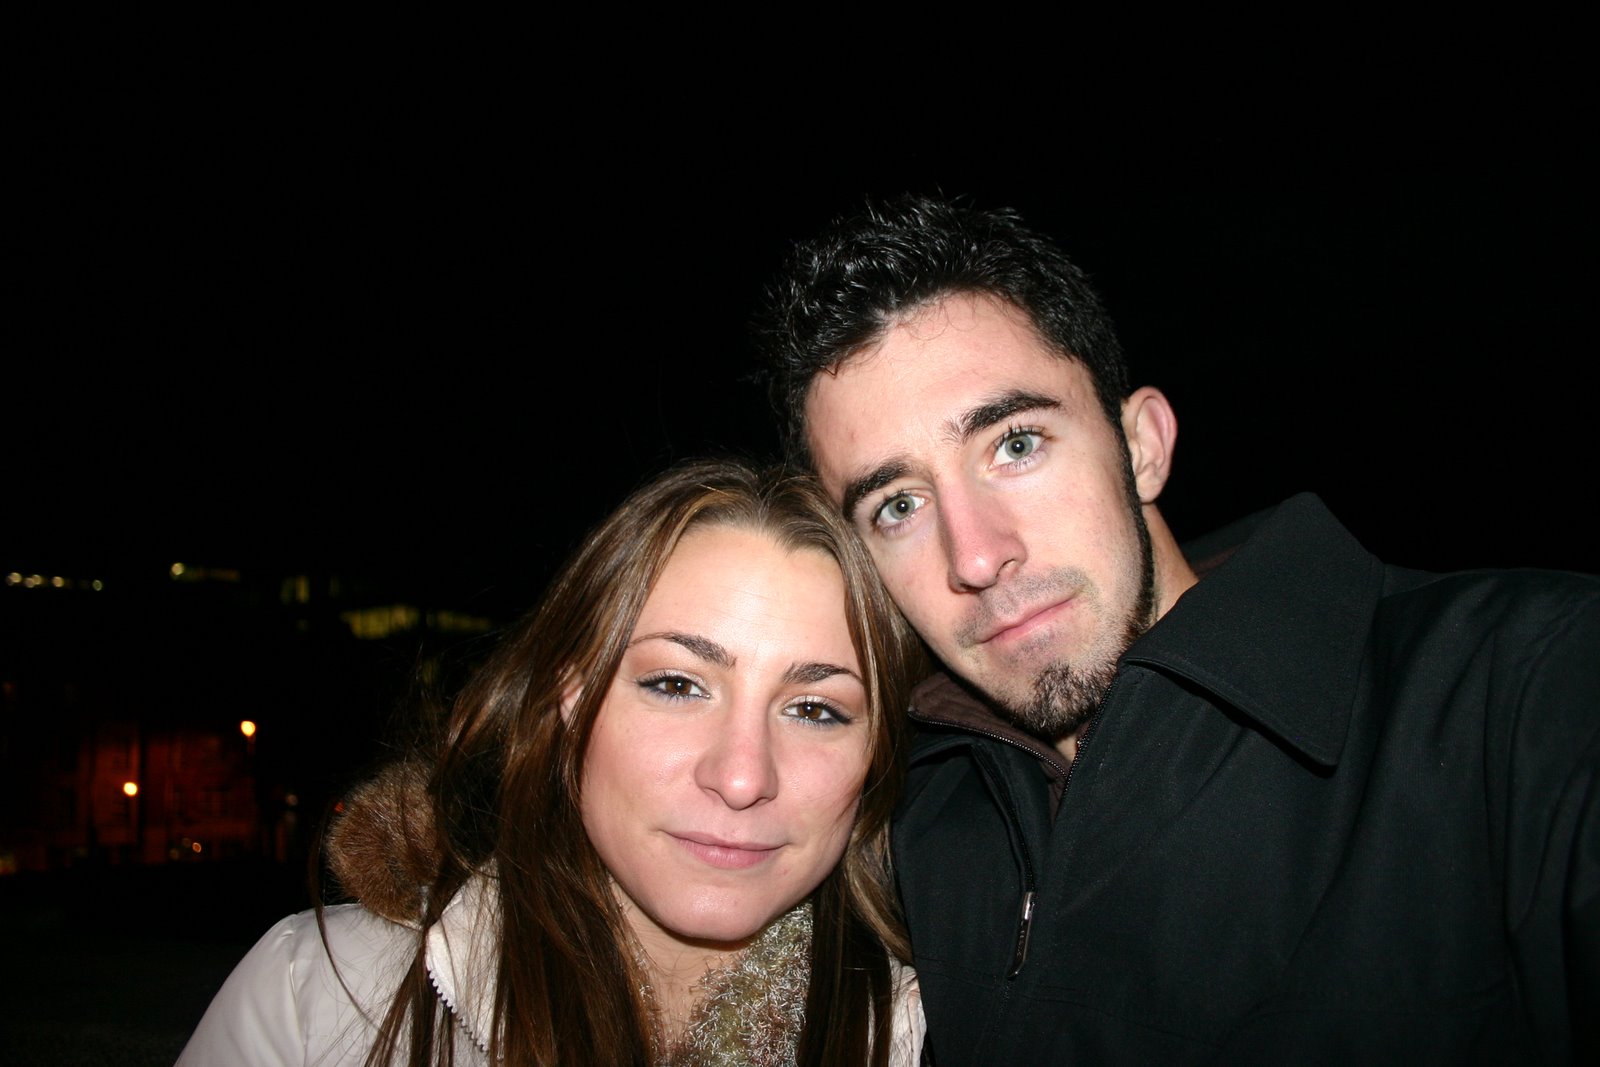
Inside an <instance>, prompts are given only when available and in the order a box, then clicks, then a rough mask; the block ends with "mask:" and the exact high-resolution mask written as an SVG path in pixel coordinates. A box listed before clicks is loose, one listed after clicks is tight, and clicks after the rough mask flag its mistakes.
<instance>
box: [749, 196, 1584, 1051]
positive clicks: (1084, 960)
mask: <svg viewBox="0 0 1600 1067" xmlns="http://www.w3.org/2000/svg"><path fill="white" fill-rule="evenodd" d="M759 327H760V329H759V331H758V336H759V337H760V339H761V343H762V345H763V348H764V354H765V356H766V358H767V359H768V361H769V364H770V368H771V370H772V373H773V381H772V386H773V392H774V397H775V399H776V400H777V402H778V404H779V406H780V409H781V410H782V412H783V416H784V418H785V420H786V429H787V434H786V436H787V439H788V444H789V447H790V449H791V453H792V455H793V457H794V458H796V459H797V460H799V461H802V462H806V463H809V464H810V466H812V467H813V468H814V470H815V471H816V472H817V474H818V475H819V476H820V478H821V480H822V482H823V483H824V485H825V486H826V487H827V489H828V491H829V493H830V494H831V495H832V496H833V498H834V499H835V500H837V501H838V502H839V505H840V507H841V508H842V510H843V511H844V513H845V515H846V516H847V517H848V518H849V519H850V520H851V521H852V522H853V523H854V525H855V527H856V529H857V530H858V531H859V532H860V533H861V535H862V537H863V539H864V540H865V542H866V544H867V545H868V547H869V548H870V550H871V553H872V555H873V558H874V559H875V560H876V562H877V565H878V569H879V571H880V573H881V574H882V576H883V578H884V581H885V582H886V584H887V585H888V588H889V590H890V592H891V593H892V594H893V596H894V598H895V600H896V602H897V603H898V605H899V606H900V608H901V609H902V610H903V611H904V612H905V614H906V615H907V617H908V618H909V619H910V620H911V622H912V623H913V624H914V625H915V626H916V628H917V630H918V631H919V632H920V633H921V635H922V636H923V638H924V639H925V640H926V642H927V643H928V645H929V647H930V648H931V650H932V651H933V652H934V653H935V654H936V655H937V657H938V658H939V660H940V661H941V662H942V664H943V666H944V668H945V671H944V672H943V673H941V674H938V675H936V676H934V677H933V678H931V679H929V680H928V681H927V682H926V683H925V684H924V685H923V686H922V687H921V688H920V689H919V690H918V692H917V694H916V697H915V706H914V707H913V709H912V711H911V715H912V717H913V719H914V720H915V721H916V722H917V723H918V724H919V727H920V729H919V731H918V736H917V740H916V742H915V744H914V745H913V747H912V750H911V752H910V755H909V777H908V782H907V790H906V794H905V797H904V800H903V803H902V806H901V810H900V813H899V815H898V816H897V820H896V823H895V837H894V859H895V865H896V870H897V876H898V878H899V880H900V890H901V895H902V898H903V901H904V906H905V912H906V917H907V921H908V923H909V926H910V930H911V938H912V944H913V949H914V954H915V963H916V966H917V970H918V974H919V977H920V980H921V984H922V992H923V999H924V1005H925V1007H926V1010H927V1013H928V1020H929V1031H928V1039H929V1045H928V1049H929V1052H930V1054H931V1057H932V1060H933V1061H934V1062H936V1063H937V1064H939V1065H940V1067H953V1065H958V1064H1012V1063H1068V1064H1104V1063H1139V1064H1169V1063H1193V1062H1218V1063H1229V1064H1234V1063H1271V1064H1285V1063H1295V1064H1299V1063H1362V1064H1368V1063H1407V1064H1411V1063H1433V1062H1439V1063H1462V1062H1472V1063H1478V1062H1487V1063H1509V1062H1514V1063H1565V1062H1577V1061H1580V1060H1582V1061H1585V1062H1588V1061H1592V1059H1593V1058H1594V1057H1595V1056H1596V1055H1597V1054H1600V1044H1597V1043H1596V1026H1597V1021H1600V1003H1597V998H1596V989H1597V982H1596V974H1597V970H1600V773H1597V772H1600V581H1597V580H1595V579H1593V578H1589V577H1583V576H1577V575H1560V574H1552V573H1541V572H1533V571H1523V572H1515V573H1488V572H1483V573H1476V574H1461V575H1432V574H1424V573H1420V572H1415V571H1405V570H1400V569H1397V568H1393V567H1386V566H1384V565H1383V564H1382V563H1380V562H1379V561H1377V560H1376V559H1374V558H1372V557H1371V556H1370V555H1368V554H1367V553H1366V552H1365V551H1363V550H1362V549H1361V547H1360V546H1359V545H1358V544H1357V543H1356V542H1355V541H1354V540H1353V539H1352V538H1351V536H1350V535H1349V534H1348V533H1347V532H1345V530H1344V529H1343V528H1341V527H1340V526H1339V524H1338V523H1337V522H1336V521H1335V520H1334V518H1333V517H1332V516H1331V515H1330V514H1329V513H1328V512H1327V511H1326V509H1325V508H1324V507H1323V506H1322V505H1321V503H1320V502H1319V501H1318V500H1317V499H1316V498H1315V497H1313V496H1310V495H1302V496H1298V497H1295V498H1293V499H1291V500H1289V501H1287V502H1285V503H1284V504H1282V505H1281V506H1280V507H1278V508H1276V509H1274V510H1273V511H1272V512H1271V513H1270V514H1267V515H1265V516H1261V517H1257V518H1256V519H1255V520H1253V521H1250V522H1248V523H1246V524H1245V529H1244V530H1243V531H1238V532H1235V534H1234V535H1230V536H1227V537H1224V538H1223V542H1224V543H1226V544H1227V545H1228V546H1229V548H1230V550H1231V551H1230V553H1229V554H1228V555H1227V557H1226V559H1225V560H1224V561H1223V562H1221V563H1220V564H1219V565H1217V566H1216V567H1215V569H1208V568H1205V567H1202V568H1201V570H1203V571H1204V577H1200V576H1198V574H1197V570H1196V565H1195V564H1193V563H1191V561H1190V560H1189V559H1188V558H1187V557H1186V556H1185V554H1184V552H1183V551H1182V550H1180V547H1179V544H1178V542H1177V540H1176V539H1175V537H1174V535H1173V533H1172V531H1171V530H1169V529H1168V527H1167V525H1166V524H1165V523H1164V522H1163V521H1162V517H1161V513H1160V511H1159V509H1158V507H1157V499H1158V498H1159V496H1160V494H1161V491H1162V488H1163V486H1164V485H1165V483H1166V480H1167V477H1168V473H1169V471H1170V470H1171V465H1172V457H1173V448H1174V444H1175V441H1176V436H1177V422H1176V418H1175V416H1174V413H1173V410H1172V407H1171V405H1170V404H1169V403H1168V401H1167V399H1166V398H1165V397H1164V396H1163V395H1162V394H1161V393H1160V392H1159V391H1158V390H1156V389H1153V388H1141V389H1136V390H1130V389H1129V387H1128V377H1127V371H1126V369H1125V366H1124V362H1123V357H1122V353H1121V351H1120V349H1119V347H1118V343H1117V340H1116V335H1115V332H1114V331H1113V329H1112V327H1111V324H1110V323H1109V321H1108V320H1107V317H1106V315H1105V313H1104V311H1103V310H1102V308H1101V305H1100V303H1099V301H1098V299H1097V297H1096V295H1095V294H1094V292H1093V291H1092V289H1091V287H1090V286H1089V285H1088V284H1087V283H1086V281H1085V279H1084V277H1083V275H1082V274H1081V272H1079V271H1078V269H1077V268H1076V267H1074V266H1073V265H1072V264H1071V263H1070V262H1069V261H1068V260H1067V259H1066V257H1065V256H1064V255H1063V254H1062V253H1061V251H1060V250H1059V249H1057V248H1055V247H1054V246H1053V245H1052V244H1051V243H1050V242H1049V241H1048V240H1046V239H1045V238H1044V237H1042V236H1041V235H1039V234H1037V233H1035V232H1032V231H1030V230H1029V229H1027V228H1026V227H1025V226H1024V225H1023V224H1022V222H1021V220H1019V219H1018V218H1017V217H1016V216H1015V215H1014V214H1012V213H1009V212H983V211H977V210H972V209H969V208H966V207H962V206H958V205H954V204H950V203H946V202H942V201H937V200H929V199H917V198H907V199H902V200H898V201H893V202H890V203H886V204H880V205H876V206H874V207H871V208H869V210H868V211H866V212H865V213H863V214H862V215H860V216H857V217H854V218H849V219H844V220H840V221H839V222H837V223H835V224H834V225H833V226H832V227H830V228H829V229H828V230H827V231H825V232H824V233H823V234H822V235H821V236H820V237H818V238H817V239H815V240H813V241H810V242H807V243H805V244H802V245H800V246H798V248H797V249H796V251H795V254H794V257H793V259H792V260H791V262H790V265H789V267H788V268H787V270H786V272H785V274H784V275H783V277H782V278H781V279H780V280H779V281H778V283H777V284H776V285H774V286H773V287H772V289H771V292H770V298H769V301H768V306H767V307H766V308H765V309H764V312H763V315H762V317H761V319H760V321H759ZM1246 535H1247V536H1246Z"/></svg>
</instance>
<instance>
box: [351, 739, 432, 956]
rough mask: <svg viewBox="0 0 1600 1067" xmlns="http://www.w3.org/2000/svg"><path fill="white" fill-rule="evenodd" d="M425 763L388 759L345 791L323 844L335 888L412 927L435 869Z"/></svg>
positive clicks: (420, 910)
mask: <svg viewBox="0 0 1600 1067" xmlns="http://www.w3.org/2000/svg"><path fill="white" fill-rule="evenodd" d="M428 770H429V769H428V767H427V765H426V764H423V763H419V762H416V761H405V762H401V763H395V764H391V765H390V766H388V767H385V768H384V769H383V770H382V771H380V772H379V773H378V775H377V776H376V777H375V778H372V779H370V780H369V781H366V782H363V783H362V784H361V785H358V786H356V787H355V788H354V789H352V790H351V791H350V792H349V793H348V794H346V796H345V798H344V802H343V810H342V811H341V813H340V814H339V815H337V816H336V817H335V821H334V822H333V824H332V825H331V826H330V827H329V830H328V836H327V840H326V842H325V844H324V846H323V847H324V855H325V857H326V859H327V863H328V869H329V870H330V871H332V873H333V876H334V878H335V879H337V880H338V882H339V885H340V887H341V888H342V889H343V890H344V891H345V892H346V893H348V894H349V895H350V896H353V897H355V898H356V899H358V900H360V901H361V903H362V906H364V907H365V908H366V909H367V910H368V911H370V912H373V913H374V914H377V915H381V916H383V917H384V918H385V919H390V920H393V921H394V922H401V923H407V924H409V925H412V926H415V925H417V923H418V922H420V921H421V918H422V912H423V894H424V892H425V891H426V889H427V887H428V886H429V885H431V884H432V883H433V880H434V878H435V877H436V876H437V875H438V873H439V852H438V842H437V840H436V837H435V832H434V819H433V798H432V797H430V796H429V795H428Z"/></svg>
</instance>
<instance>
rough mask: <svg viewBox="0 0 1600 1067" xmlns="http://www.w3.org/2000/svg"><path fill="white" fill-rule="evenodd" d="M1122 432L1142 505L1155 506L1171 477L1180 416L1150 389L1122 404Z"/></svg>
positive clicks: (1161, 394)
mask: <svg viewBox="0 0 1600 1067" xmlns="http://www.w3.org/2000/svg"><path fill="white" fill-rule="evenodd" d="M1122 432H1123V434H1124V435H1125V436H1126V437H1127V439H1128V456H1129V458H1130V460H1131V461H1132V463H1133V481H1134V484H1135V485H1136V486H1137V487H1138V489H1139V502H1140V503H1141V504H1154V503H1155V501H1156V497H1158V496H1160V495H1161V490H1162V489H1164V488H1166V485H1167V478H1169V477H1170V476H1171V474H1172V451H1173V448H1174V447H1175V446H1176V445H1177V442H1178V416H1177V415H1176V414H1174V413H1173V410H1172V405H1171V404H1169V403H1168V402H1167V398H1166V396H1165V395H1164V394H1163V393H1162V392H1161V390H1159V389H1156V388H1154V387H1152V386H1148V385H1147V386H1144V387H1143V388H1141V389H1137V390H1135V391H1134V392H1133V394H1132V395H1131V396H1129V397H1128V399H1126V400H1124V401H1123V402H1122Z"/></svg>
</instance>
